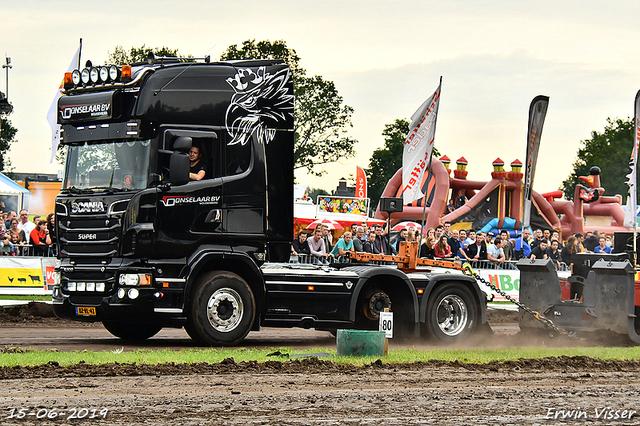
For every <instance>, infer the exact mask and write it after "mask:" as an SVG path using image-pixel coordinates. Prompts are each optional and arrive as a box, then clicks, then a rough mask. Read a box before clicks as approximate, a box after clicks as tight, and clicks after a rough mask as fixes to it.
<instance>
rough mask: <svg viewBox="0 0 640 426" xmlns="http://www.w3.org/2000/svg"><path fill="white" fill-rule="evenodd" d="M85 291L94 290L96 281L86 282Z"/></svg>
mask: <svg viewBox="0 0 640 426" xmlns="http://www.w3.org/2000/svg"><path fill="white" fill-rule="evenodd" d="M87 291H96V283H87Z"/></svg>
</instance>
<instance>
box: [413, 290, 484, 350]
mask: <svg viewBox="0 0 640 426" xmlns="http://www.w3.org/2000/svg"><path fill="white" fill-rule="evenodd" d="M478 312H479V309H478V304H477V302H476V300H475V299H474V297H473V295H472V294H471V291H470V290H469V289H468V288H467V287H466V286H465V285H463V284H460V283H447V284H445V285H443V286H440V287H438V288H436V289H435V290H434V292H433V293H432V294H431V295H430V296H429V302H428V303H427V318H426V325H425V327H426V328H427V331H428V333H429V335H430V336H431V337H433V338H434V339H435V340H437V341H439V342H443V343H445V342H456V341H460V340H462V339H464V338H466V337H468V336H469V335H471V333H473V331H474V330H475V329H476V328H477V327H478V320H477V317H478Z"/></svg>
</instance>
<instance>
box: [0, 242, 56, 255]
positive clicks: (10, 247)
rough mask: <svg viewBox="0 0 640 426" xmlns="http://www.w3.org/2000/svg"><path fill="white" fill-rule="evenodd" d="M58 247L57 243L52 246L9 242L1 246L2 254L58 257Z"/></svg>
mask: <svg viewBox="0 0 640 426" xmlns="http://www.w3.org/2000/svg"><path fill="white" fill-rule="evenodd" d="M57 254H58V247H57V246H56V245H55V244H52V245H50V246H44V247H43V246H42V245H34V244H22V245H20V244H7V245H3V246H2V247H0V255H2V256H35V257H56V255H57Z"/></svg>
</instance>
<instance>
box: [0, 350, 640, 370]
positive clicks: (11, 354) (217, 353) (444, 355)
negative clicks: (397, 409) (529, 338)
mask: <svg viewBox="0 0 640 426" xmlns="http://www.w3.org/2000/svg"><path fill="white" fill-rule="evenodd" d="M276 351H278V352H280V353H282V354H288V355H289V357H286V356H267V355H268V354H270V353H273V352H276ZM313 353H328V354H330V355H331V356H330V357H328V358H323V359H327V360H330V361H333V362H336V363H339V364H353V365H365V364H370V363H371V362H373V361H375V360H377V359H379V358H380V359H382V361H383V362H385V363H412V362H417V361H423V362H426V361H430V360H442V361H459V362H464V363H478V364H485V363H489V362H492V361H515V360H518V359H521V358H524V359H536V358H545V357H559V356H569V357H572V356H587V357H590V358H594V359H597V360H640V347H628V348H605V347H575V348H546V347H518V348H501V349H431V350H417V349H395V350H390V351H389V355H388V356H386V357H345V356H340V357H338V356H336V350H335V349H328V348H313V349H309V350H304V351H301V350H299V349H297V350H294V349H292V348H286V347H280V348H262V349H249V348H239V349H211V348H206V349H202V348H198V349H181V350H177V351H176V350H170V349H160V350H151V349H139V350H134V351H122V352H119V348H116V349H114V351H100V352H95V351H75V352H57V351H42V350H23V349H20V348H11V347H5V348H4V349H1V348H0V366H2V367H10V366H16V365H23V366H24V365H41V364H46V363H48V362H50V361H55V362H57V363H59V364H60V365H62V366H69V365H73V364H77V363H80V362H85V363H87V364H107V363H114V362H118V363H121V364H124V363H137V364H162V363H170V362H173V363H176V364H180V363H197V362H207V363H211V364H213V363H219V362H221V361H222V360H224V359H226V358H233V359H234V360H235V361H236V362H242V361H257V362H266V361H286V360H288V359H292V358H293V357H294V355H300V354H313Z"/></svg>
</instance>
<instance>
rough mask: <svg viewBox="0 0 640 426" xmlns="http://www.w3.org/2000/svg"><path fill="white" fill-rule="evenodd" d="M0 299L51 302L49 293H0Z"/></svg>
mask: <svg viewBox="0 0 640 426" xmlns="http://www.w3.org/2000/svg"><path fill="white" fill-rule="evenodd" d="M0 300H28V301H29V302H31V301H37V302H42V301H44V302H51V295H50V294H40V295H24V294H0Z"/></svg>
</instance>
